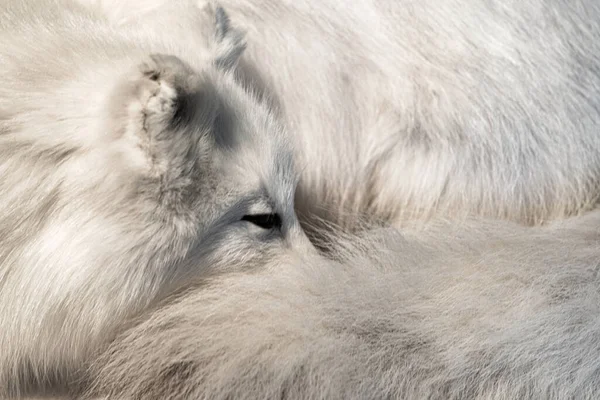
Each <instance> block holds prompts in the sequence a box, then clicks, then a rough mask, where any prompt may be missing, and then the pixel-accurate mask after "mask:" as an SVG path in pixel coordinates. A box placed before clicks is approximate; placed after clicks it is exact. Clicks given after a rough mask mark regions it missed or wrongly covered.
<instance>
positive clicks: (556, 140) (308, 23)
mask: <svg viewBox="0 0 600 400" xmlns="http://www.w3.org/2000/svg"><path fill="white" fill-rule="evenodd" d="M80 1H82V2H84V3H95V4H97V5H100V6H103V7H104V8H106V9H109V10H110V15H111V17H112V18H113V20H114V21H116V23H117V24H119V23H120V24H123V25H124V26H129V25H130V24H133V23H138V24H141V25H142V26H157V27H158V26H161V27H166V26H173V27H176V28H174V29H184V28H182V26H185V25H186V24H187V23H188V21H189V16H188V14H190V13H192V12H191V11H189V10H188V11H187V12H185V13H182V12H181V10H182V9H185V7H186V4H187V7H189V8H194V7H197V8H199V9H200V10H202V9H203V7H204V4H205V3H206V1H204V0H179V1H168V0H153V1H150V2H148V1H146V0H128V1H122V0H80ZM219 2H220V4H222V5H223V7H224V8H225V9H226V10H228V13H229V14H230V16H231V18H232V20H233V21H235V22H236V24H237V25H238V26H240V27H242V28H243V29H246V30H247V31H248V33H247V36H246V37H247V42H248V49H247V51H246V53H245V55H244V57H243V58H242V60H241V62H240V66H241V67H242V69H244V68H245V70H246V72H245V78H246V79H247V80H249V81H251V82H252V83H253V84H255V85H259V86H261V87H262V88H263V89H264V90H265V91H266V92H267V93H270V94H271V97H273V98H275V99H276V101H274V102H273V103H274V104H275V105H276V106H277V107H278V108H279V110H280V112H281V114H282V116H283V117H284V118H285V122H286V125H287V127H288V129H289V130H290V132H291V133H292V135H293V136H294V137H295V139H296V143H295V144H296V151H297V152H298V154H299V157H300V164H299V166H300V167H301V172H302V179H301V181H300V187H299V191H298V200H299V201H298V202H297V208H298V210H299V212H300V217H306V216H307V215H308V214H310V213H311V212H312V213H314V214H316V215H319V216H320V217H323V218H326V219H329V220H334V221H336V222H339V223H340V224H343V225H344V224H350V223H351V222H352V220H351V219H348V215H352V213H353V212H359V213H362V214H366V215H369V216H371V217H372V216H377V217H380V218H384V219H386V220H389V219H391V220H394V221H395V222H398V224H400V223H402V222H403V221H406V220H409V219H411V220H421V221H424V220H427V219H428V218H429V217H431V216H434V215H442V216H446V217H452V218H454V217H457V216H458V215H464V214H479V215H485V216H490V217H500V218H504V219H511V220H516V221H519V222H522V223H538V222H543V221H546V220H548V219H552V218H559V217H563V216H565V215H572V214H578V213H580V212H582V211H585V210H587V209H589V208H590V207H593V206H594V205H595V204H596V202H597V199H598V193H599V192H598V189H599V185H600V180H599V178H600V155H599V154H600V153H599V151H598V149H599V148H600V129H599V128H600V95H599V93H600V3H599V2H598V1H596V0H529V1H518V0H514V1H513V0H509V1H507V0H474V1H464V0H422V1H408V0H356V1H352V2H351V4H350V3H347V2H342V1H338V0H297V1H276V0H219ZM182 14H186V15H185V16H181V15H182ZM308 217H309V218H310V216H309V215H308Z"/></svg>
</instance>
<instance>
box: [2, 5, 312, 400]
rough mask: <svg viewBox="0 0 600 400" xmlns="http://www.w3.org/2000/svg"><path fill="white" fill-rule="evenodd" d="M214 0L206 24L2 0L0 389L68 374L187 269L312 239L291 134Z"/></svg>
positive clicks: (260, 255)
mask: <svg viewBox="0 0 600 400" xmlns="http://www.w3.org/2000/svg"><path fill="white" fill-rule="evenodd" d="M213 14H214V18H215V20H213V21H212V22H211V25H210V28H211V29H212V32H213V35H212V36H210V37H206V36H203V35H202V34H200V33H197V34H196V36H195V38H196V39H195V40H186V41H182V40H180V37H179V36H177V35H176V36H175V37H170V36H169V34H168V33H161V34H156V33H155V32H152V31H144V30H143V29H130V30H129V29H126V28H120V29H114V28H113V27H111V26H110V25H109V24H108V23H107V22H106V21H105V19H104V18H103V17H101V16H98V15H95V14H93V13H91V12H89V11H86V10H85V9H83V8H81V7H79V6H77V5H76V4H75V3H71V2H68V1H53V0H43V1H39V0H35V1H29V2H21V1H18V2H15V1H12V0H3V1H1V2H0V75H1V76H2V83H1V84H0V176H1V177H2V179H0V326H1V327H2V328H1V329H0V397H2V396H3V395H6V394H7V393H13V394H14V393H19V392H26V391H27V390H28V389H29V388H30V387H31V388H34V387H39V386H44V385H49V386H51V385H54V384H62V383H65V382H66V381H69V382H71V381H75V380H76V378H77V372H78V370H80V367H81V366H82V365H83V363H84V362H85V361H86V360H87V359H88V358H89V357H90V355H92V354H94V353H95V352H96V351H97V350H98V348H99V347H101V346H102V345H103V344H104V343H105V342H107V341H108V340H109V339H110V338H111V336H112V334H113V332H114V329H116V328H117V327H119V326H120V324H122V323H123V321H125V320H126V319H128V318H129V317H132V316H135V315H136V314H137V313H138V312H140V311H142V310H144V309H145V308H147V307H149V306H150V305H151V304H152V303H153V302H155V301H156V300H158V299H160V298H161V297H163V296H165V295H167V294H168V293H170V291H171V290H173V289H175V288H177V287H179V285H181V284H184V283H186V282H187V281H188V280H189V279H190V277H193V276H196V275H210V274H212V273H216V272H217V271H223V270H235V269H238V268H252V266H254V265H262V264H263V263H264V260H266V259H270V258H272V257H271V255H270V254H277V253H281V252H283V251H284V249H287V248H290V247H292V248H294V247H298V246H300V247H303V246H308V248H310V245H308V244H307V239H306V238H305V236H304V235H303V233H302V231H301V230H300V228H299V224H298V222H297V220H296V218H295V215H294V211H293V195H294V188H295V181H296V176H295V174H294V170H293V165H292V164H293V159H292V155H291V152H290V150H289V146H288V145H287V144H286V139H285V138H284V136H283V134H282V130H281V128H280V126H279V125H278V124H277V123H276V121H275V120H274V118H273V117H272V115H271V113H270V112H269V110H268V108H266V107H265V106H264V105H262V104H260V103H259V102H258V101H257V100H256V98H255V97H253V96H252V95H251V94H248V93H247V92H246V91H244V90H243V89H242V88H241V87H239V86H238V85H237V84H236V83H235V81H234V79H233V77H232V74H231V68H233V66H235V61H236V59H237V57H238V56H239V55H240V54H241V51H242V50H243V46H244V42H243V37H242V35H241V34H240V33H239V32H237V31H235V30H233V28H231V27H230V25H229V22H228V19H227V16H226V14H225V13H224V12H223V10H221V9H217V10H216V12H215V13H213ZM203 29H207V27H203ZM189 34H190V35H192V36H193V35H194V32H190V33H189ZM271 214H277V217H273V218H271V219H269V218H267V221H266V224H271V225H270V226H265V222H261V221H262V220H264V219H265V217H264V215H267V216H268V215H271ZM253 218H254V219H253ZM256 218H259V219H258V220H256ZM260 218H262V220H261V219H260ZM253 221H254V222H256V223H252V222H253ZM259 225H260V226H259ZM261 226H262V227H261Z"/></svg>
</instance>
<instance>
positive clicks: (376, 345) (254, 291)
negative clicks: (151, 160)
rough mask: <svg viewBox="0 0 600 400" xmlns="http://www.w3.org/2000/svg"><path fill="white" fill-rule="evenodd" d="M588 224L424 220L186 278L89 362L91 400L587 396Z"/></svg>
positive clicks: (592, 356)
mask: <svg viewBox="0 0 600 400" xmlns="http://www.w3.org/2000/svg"><path fill="white" fill-rule="evenodd" d="M599 226H600V213H595V214H592V215H589V216H586V217H582V218H581V219H578V220H574V221H572V222H570V223H569V225H567V224H565V225H563V226H560V227H547V228H542V229H539V228H529V229H527V228H522V227H518V226H515V225H512V224H508V223H506V224H505V223H501V222H494V223H485V222H481V221H479V222H477V223H474V224H464V225H461V226H455V227H452V225H451V224H439V225H436V226H434V227H431V228H430V229H429V230H428V231H427V232H425V233H420V234H419V235H418V236H416V237H403V236H402V235H401V234H400V233H398V232H397V231H394V230H391V229H387V230H381V231H375V232H373V233H371V234H369V235H368V236H366V237H362V238H356V237H355V238H350V239H349V241H345V240H344V239H339V238H338V240H341V244H340V246H339V248H338V250H337V252H335V253H334V254H335V256H334V258H335V260H325V259H323V258H317V257H310V256H302V255H297V256H295V257H291V256H282V257H279V258H277V259H274V260H271V261H270V262H269V263H267V264H266V265H265V266H264V267H263V268H261V269H260V270H255V271H254V272H252V273H232V274H227V275H225V276H221V277H218V278H215V279H208V280H205V281H202V282H200V283H199V284H198V286H196V287H195V288H193V289H191V290H190V291H188V292H187V293H185V294H183V295H182V296H180V297H179V298H177V299H175V300H173V301H172V302H171V303H170V304H168V305H166V306H164V307H163V308H161V309H159V310H157V311H155V312H153V313H151V314H149V315H148V316H147V318H146V319H144V320H142V321H140V322H139V324H138V325H137V326H135V327H133V328H131V329H129V330H128V331H126V332H125V333H124V334H123V335H122V336H120V337H119V338H118V339H117V340H116V341H115V342H114V343H113V345H112V347H111V349H110V350H109V351H108V352H107V353H106V354H105V355H104V356H103V357H101V358H100V359H99V360H98V361H97V364H96V365H95V367H96V372H99V375H98V376H97V386H96V389H97V390H96V392H95V394H97V395H104V396H105V397H103V398H106V399H120V400H123V399H147V400H152V399H157V400H158V399H160V400H175V399H182V400H183V399H340V400H341V399H444V400H447V399H546V400H550V399H595V398H598V393H600V276H599V274H598V271H599V269H598V268H599V262H598V260H600V247H598V242H599V240H600V230H599Z"/></svg>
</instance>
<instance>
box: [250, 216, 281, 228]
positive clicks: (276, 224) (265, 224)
mask: <svg viewBox="0 0 600 400" xmlns="http://www.w3.org/2000/svg"><path fill="white" fill-rule="evenodd" d="M242 221H247V222H250V223H251V224H254V225H256V226H258V227H260V228H262V229H281V217H280V216H279V214H249V215H244V216H243V217H242Z"/></svg>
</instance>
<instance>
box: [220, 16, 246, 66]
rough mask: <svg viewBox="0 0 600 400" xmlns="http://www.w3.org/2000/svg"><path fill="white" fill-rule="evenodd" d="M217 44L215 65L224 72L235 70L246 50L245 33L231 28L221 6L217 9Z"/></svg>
mask: <svg viewBox="0 0 600 400" xmlns="http://www.w3.org/2000/svg"><path fill="white" fill-rule="evenodd" d="M215 44H216V58H215V65H216V66H217V68H219V69H222V70H224V71H229V70H231V69H233V68H235V66H236V65H237V62H238V60H239V58H240V57H241V55H242V53H243V52H244V50H245V49H246V41H245V32H243V31H241V30H238V29H236V28H234V27H232V26H231V21H230V20H229V16H228V15H227V13H226V12H225V10H224V9H223V7H221V6H219V5H217V7H216V9H215Z"/></svg>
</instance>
